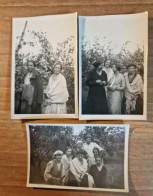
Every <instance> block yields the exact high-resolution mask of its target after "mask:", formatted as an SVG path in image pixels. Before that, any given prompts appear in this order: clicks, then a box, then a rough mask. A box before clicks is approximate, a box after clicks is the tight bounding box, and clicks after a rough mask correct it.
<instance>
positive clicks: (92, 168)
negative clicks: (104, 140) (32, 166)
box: [44, 134, 107, 188]
mask: <svg viewBox="0 0 153 196" xmlns="http://www.w3.org/2000/svg"><path fill="white" fill-rule="evenodd" d="M60 147H61V146H59V149H57V150H56V151H55V152H54V154H53V155H54V156H53V159H52V160H51V161H49V162H48V164H47V166H46V169H45V172H44V180H45V182H46V183H47V184H50V185H63V186H79V187H95V188H106V187H107V170H106V167H105V166H104V161H103V158H102V157H103V152H104V149H103V148H102V147H100V146H99V145H98V144H97V143H95V142H92V136H91V135H90V134H87V135H86V139H85V142H83V141H82V140H79V141H77V147H76V149H75V150H74V149H72V147H68V146H67V149H66V150H65V152H63V151H62V150H60ZM64 153H65V154H64Z"/></svg>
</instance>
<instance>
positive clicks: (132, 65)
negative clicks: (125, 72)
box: [127, 63, 137, 69]
mask: <svg viewBox="0 0 153 196" xmlns="http://www.w3.org/2000/svg"><path fill="white" fill-rule="evenodd" d="M129 67H134V68H135V69H136V68H137V66H136V65H135V64H133V63H131V64H128V65H127V69H128V68H129Z"/></svg>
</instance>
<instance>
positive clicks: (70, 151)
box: [66, 148, 72, 156]
mask: <svg viewBox="0 0 153 196" xmlns="http://www.w3.org/2000/svg"><path fill="white" fill-rule="evenodd" d="M71 154H72V149H71V148H69V149H67V151H66V155H67V156H71Z"/></svg>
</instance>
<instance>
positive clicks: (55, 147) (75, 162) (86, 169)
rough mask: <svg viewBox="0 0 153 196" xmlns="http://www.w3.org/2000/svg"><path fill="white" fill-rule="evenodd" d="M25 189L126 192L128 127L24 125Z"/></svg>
mask: <svg viewBox="0 0 153 196" xmlns="http://www.w3.org/2000/svg"><path fill="white" fill-rule="evenodd" d="M26 128H27V141H28V171H27V186H28V187H39V188H53V189H75V190H88V191H89V190H90V191H113V192H128V191H129V190H128V137H129V125H100V124H97V125H87V124H72V125H70V124H26Z"/></svg>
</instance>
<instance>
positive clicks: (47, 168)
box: [44, 161, 53, 182]
mask: <svg viewBox="0 0 153 196" xmlns="http://www.w3.org/2000/svg"><path fill="white" fill-rule="evenodd" d="M52 167H53V162H52V161H50V162H49V163H48V164H47V166H46V169H45V172H44V179H45V182H48V181H49V180H50V179H51V178H52V175H51V174H50V171H51V169H52Z"/></svg>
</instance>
